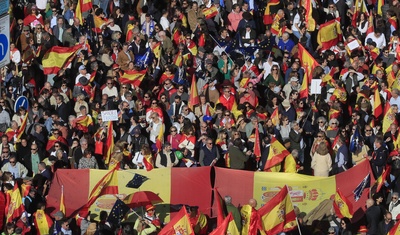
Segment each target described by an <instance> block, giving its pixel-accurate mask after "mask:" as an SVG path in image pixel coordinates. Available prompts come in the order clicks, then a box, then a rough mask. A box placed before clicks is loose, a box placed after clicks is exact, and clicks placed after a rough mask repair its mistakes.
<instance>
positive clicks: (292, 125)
mask: <svg viewBox="0 0 400 235" xmlns="http://www.w3.org/2000/svg"><path fill="white" fill-rule="evenodd" d="M295 125H298V123H297V122H296V121H292V122H291V123H290V129H293V127H294V126H295Z"/></svg>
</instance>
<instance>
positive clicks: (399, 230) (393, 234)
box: [387, 220, 400, 235]
mask: <svg viewBox="0 0 400 235" xmlns="http://www.w3.org/2000/svg"><path fill="white" fill-rule="evenodd" d="M399 234H400V220H399V221H397V223H396V224H395V225H394V226H393V227H392V229H390V231H389V232H388V234H387V235H399Z"/></svg>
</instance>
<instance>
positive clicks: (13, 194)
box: [6, 182, 25, 223]
mask: <svg viewBox="0 0 400 235" xmlns="http://www.w3.org/2000/svg"><path fill="white" fill-rule="evenodd" d="M7 193H9V195H8V197H6V198H7V202H6V208H7V212H6V221H7V222H10V223H11V222H12V221H13V220H14V219H16V218H19V217H20V216H21V215H22V213H24V211H25V208H24V204H23V203H22V197H21V192H20V191H19V188H18V184H17V182H15V185H14V189H13V190H9V191H8V192H7Z"/></svg>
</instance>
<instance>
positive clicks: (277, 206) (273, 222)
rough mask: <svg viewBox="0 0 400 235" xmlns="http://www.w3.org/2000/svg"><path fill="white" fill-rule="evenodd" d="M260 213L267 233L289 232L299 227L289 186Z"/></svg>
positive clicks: (259, 211) (261, 209)
mask: <svg viewBox="0 0 400 235" xmlns="http://www.w3.org/2000/svg"><path fill="white" fill-rule="evenodd" d="M258 213H259V214H260V216H261V222H262V225H263V229H264V231H265V232H266V233H267V234H278V233H280V232H287V231H290V230H292V229H294V228H296V227H297V220H296V213H295V212H294V208H293V205H292V201H291V199H290V195H289V191H288V188H287V186H285V187H283V188H282V189H281V191H280V192H279V193H278V194H277V195H275V196H274V197H273V198H272V199H271V200H269V201H268V202H267V203H266V204H265V205H264V206H262V207H261V208H260V209H259V210H258Z"/></svg>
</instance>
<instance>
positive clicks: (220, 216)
mask: <svg viewBox="0 0 400 235" xmlns="http://www.w3.org/2000/svg"><path fill="white" fill-rule="evenodd" d="M214 196H215V197H214V198H215V202H216V205H217V226H220V225H222V223H223V222H224V219H225V211H226V205H225V201H224V199H222V197H221V194H219V192H218V190H217V188H214ZM224 207H225V208H224Z"/></svg>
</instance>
